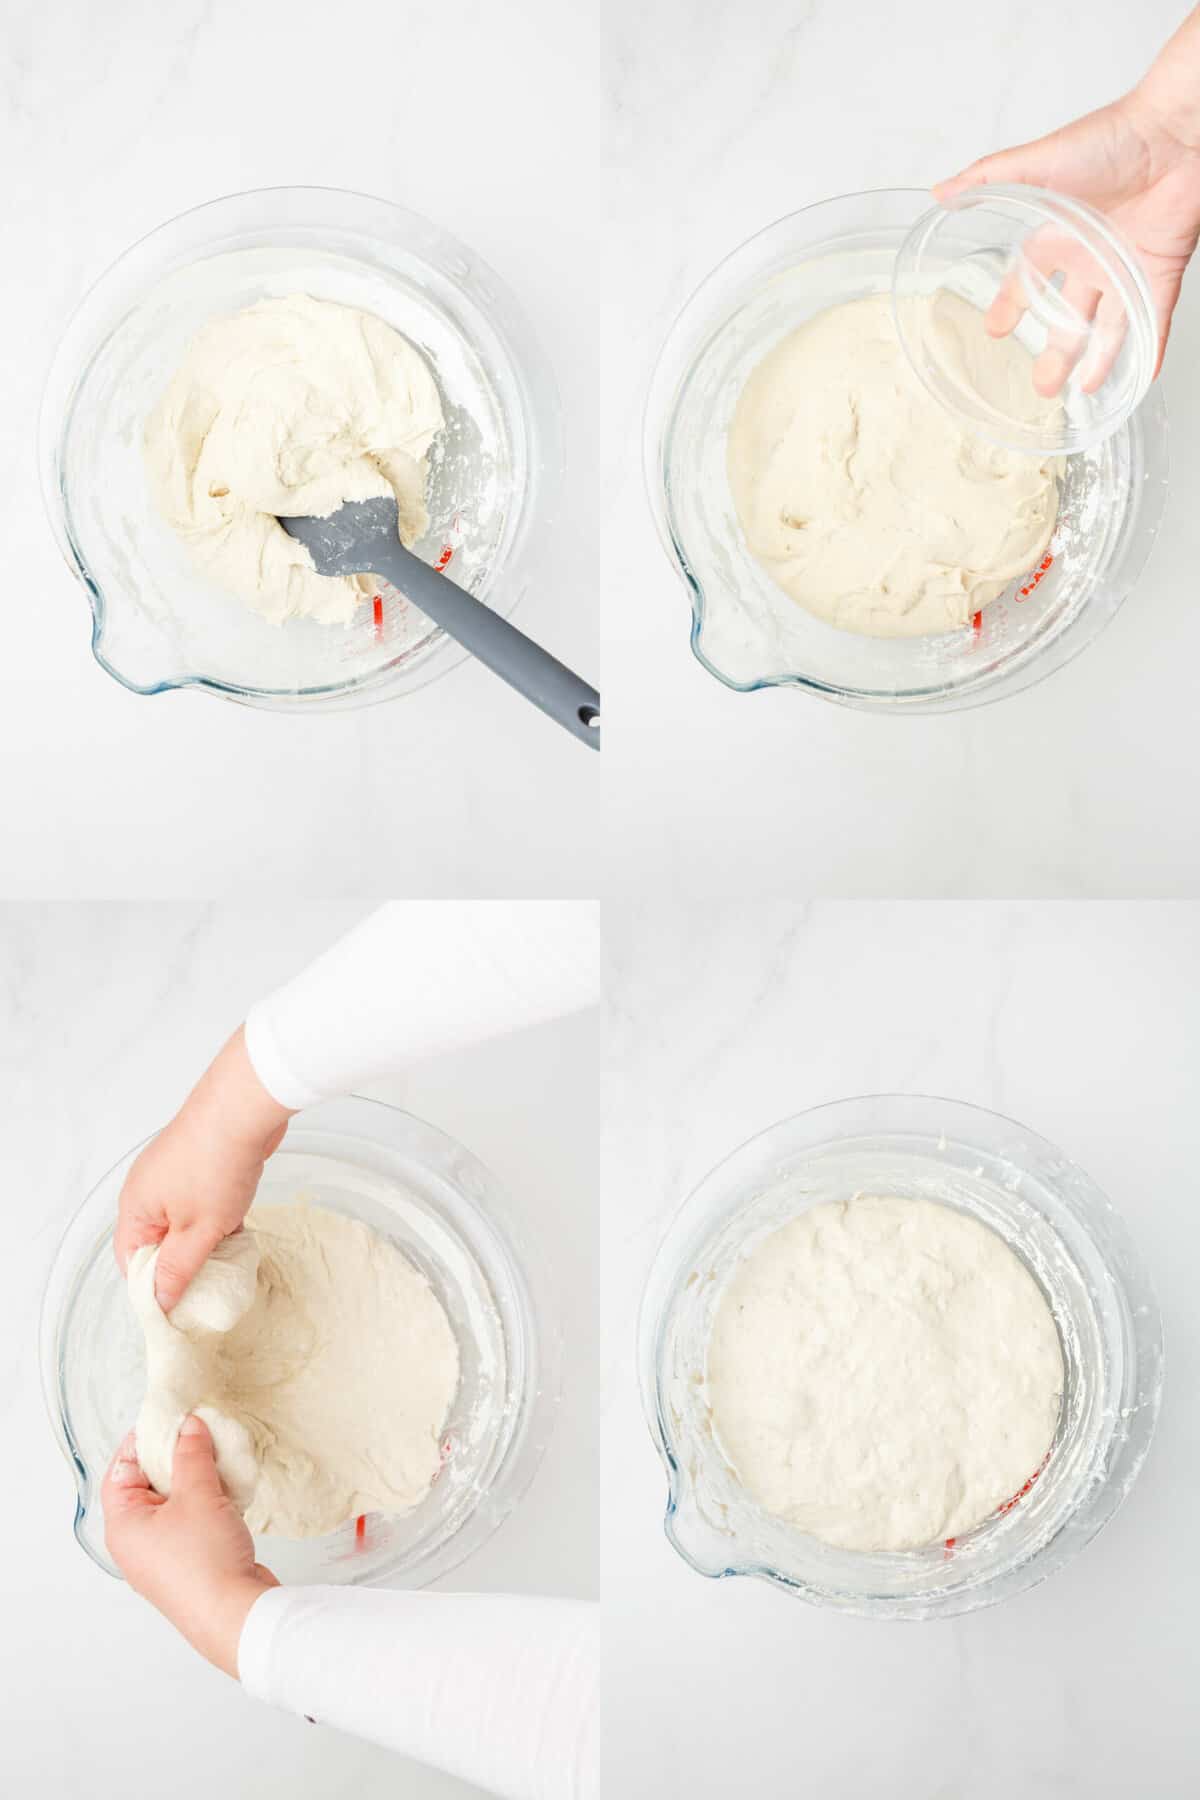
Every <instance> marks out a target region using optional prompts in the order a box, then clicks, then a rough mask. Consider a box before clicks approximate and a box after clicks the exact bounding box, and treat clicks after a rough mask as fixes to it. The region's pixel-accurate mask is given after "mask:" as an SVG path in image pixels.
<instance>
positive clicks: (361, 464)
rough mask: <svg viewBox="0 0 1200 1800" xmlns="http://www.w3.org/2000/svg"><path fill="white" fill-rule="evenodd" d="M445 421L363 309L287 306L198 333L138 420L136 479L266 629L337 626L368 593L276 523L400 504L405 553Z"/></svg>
mask: <svg viewBox="0 0 1200 1800" xmlns="http://www.w3.org/2000/svg"><path fill="white" fill-rule="evenodd" d="M444 422H445V421H444V419H443V417H442V406H441V401H440V399H439V398H438V391H437V386H436V383H435V382H434V379H433V376H432V374H431V373H430V370H429V366H428V364H427V363H426V361H425V359H424V357H423V356H422V355H421V354H420V352H419V351H418V350H416V349H414V347H413V346H412V344H410V343H409V342H408V340H407V338H403V337H401V336H400V334H399V332H398V331H393V330H392V328H391V326H390V325H385V324H384V322H383V320H382V319H377V318H375V317H374V316H373V315H372V314H371V313H365V312H359V311H357V310H356V309H355V308H354V307H352V306H339V305H337V304H336V303H335V302H334V301H332V300H313V299H311V298H309V296H308V295H306V294H293V295H292V296H291V297H290V298H288V299H276V300H260V301H259V302H258V304H257V305H255V306H248V307H246V309H245V310H244V311H243V312H239V313H233V314H232V315H229V316H227V317H225V318H218V319H211V320H210V321H209V323H208V324H207V325H205V326H204V328H203V329H202V330H201V331H199V332H197V334H196V336H195V337H194V338H193V339H192V341H191V343H190V344H189V345H188V347H187V349H186V351H185V352H184V357H183V361H182V362H181V363H180V365H179V368H178V369H177V370H176V373H175V376H174V379H173V380H172V381H171V383H170V386H169V387H168V388H167V390H166V392H165V393H164V394H163V396H162V398H161V400H160V401H159V402H158V405H157V406H156V407H155V408H154V410H153V412H152V413H151V414H150V416H149V418H148V419H147V421H146V430H145V438H144V445H143V448H144V454H145V463H146V475H147V479H148V481H149V484H150V492H151V495H152V497H153V499H154V503H155V505H156V506H157V508H158V510H159V512H160V513H161V514H162V516H163V518H164V519H165V520H166V521H167V524H168V525H170V526H171V527H172V528H173V529H174V530H175V531H177V532H178V533H179V535H180V536H181V537H182V538H183V540H184V542H185V543H186V544H187V545H188V547H189V549H190V550H191V551H192V554H193V556H194V557H195V559H196V561H197V562H198V563H199V564H200V566H201V567H202V568H203V569H204V570H205V572H206V573H207V574H209V575H211V577H212V579H213V580H214V581H215V582H217V583H219V584H220V586H222V587H225V588H229V589H230V590H231V591H232V592H233V593H235V594H238V595H240V596H241V598H242V599H243V600H245V601H247V602H248V604H249V605H250V606H252V607H253V608H254V610H255V611H256V612H260V613H262V614H263V616H264V617H265V618H268V619H271V620H273V621H275V622H276V623H280V622H282V621H283V620H285V619H292V618H311V619H318V620H321V621H322V622H324V623H332V624H337V623H344V622H345V621H346V620H348V619H350V618H351V617H353V614H354V609H355V607H356V606H357V605H358V603H359V602H360V601H361V600H363V599H365V598H369V597H370V595H371V594H373V593H374V591H375V588H376V586H377V585H378V584H377V582H376V581H375V579H374V578H373V577H372V576H370V575H352V576H347V577H335V576H329V575H318V574H317V573H316V571H315V570H314V568H313V564H312V558H311V556H310V555H309V553H308V551H307V550H306V549H305V548H304V546H303V545H302V544H299V543H297V542H296V540H295V538H290V537H289V536H288V534H287V532H286V531H285V530H284V529H283V527H282V525H280V523H279V519H280V517H281V516H282V517H284V518H302V517H304V516H305V515H306V514H311V515H313V516H316V517H324V516H325V515H327V514H329V513H331V512H336V510H337V508H338V507H339V506H341V505H342V503H343V502H344V501H346V500H369V499H374V498H379V497H386V496H387V495H389V494H395V496H396V501H397V504H398V506H399V509H400V537H401V538H402V540H403V541H404V543H405V544H412V543H415V541H416V540H417V539H418V538H419V537H421V536H422V535H423V533H424V532H425V530H426V529H427V527H428V524H429V516H428V513H427V512H426V509H425V481H426V475H427V473H428V467H427V463H426V452H427V451H428V450H429V447H430V445H431V444H432V442H433V440H434V437H435V436H436V434H437V433H438V432H439V431H440V430H441V428H442V425H443V424H444Z"/></svg>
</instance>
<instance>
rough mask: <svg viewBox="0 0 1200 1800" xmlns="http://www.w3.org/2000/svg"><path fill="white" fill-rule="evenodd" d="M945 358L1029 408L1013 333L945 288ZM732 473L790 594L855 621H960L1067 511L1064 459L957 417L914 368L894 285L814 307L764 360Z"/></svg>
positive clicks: (875, 633) (907, 632)
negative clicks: (889, 292) (1061, 479)
mask: <svg viewBox="0 0 1200 1800" xmlns="http://www.w3.org/2000/svg"><path fill="white" fill-rule="evenodd" d="M938 330H939V334H940V335H939V343H940V346H941V354H942V356H943V358H944V360H945V361H946V363H947V364H948V365H950V366H952V367H959V368H966V369H967V370H968V375H967V376H966V377H965V378H964V379H966V380H968V381H969V382H970V384H971V385H972V386H973V387H976V388H979V387H982V388H983V390H984V391H986V392H987V393H989V394H991V395H993V396H996V397H999V395H1000V394H1001V393H1002V394H1003V396H1004V406H1005V408H1006V409H1007V410H1009V411H1011V409H1012V408H1014V407H1018V408H1020V409H1021V410H1022V412H1023V413H1024V414H1025V416H1027V417H1028V418H1030V419H1033V418H1036V417H1039V416H1045V415H1047V414H1048V413H1050V412H1053V411H1056V410H1057V409H1058V407H1059V405H1060V403H1059V402H1057V401H1049V400H1045V399H1042V398H1041V397H1039V396H1038V394H1037V393H1036V392H1035V390H1034V387H1033V380H1032V365H1031V361H1030V358H1029V355H1028V352H1027V351H1025V350H1024V349H1023V348H1022V347H1021V346H1020V345H1019V344H1018V343H1016V341H1015V340H1013V339H1009V338H1005V339H996V338H991V337H989V336H988V335H987V333H986V332H985V331H984V330H983V328H982V324H981V320H980V315H979V313H978V312H977V311H976V310H975V308H973V307H971V306H970V305H968V303H967V302H966V301H964V300H960V299H959V298H958V297H957V296H955V295H949V294H945V295H942V296H941V297H940V299H939V305H938ZM727 462H728V472H729V485H730V489H731V492H732V494H733V499H734V504H735V506H736V508H737V514H738V518H739V519H740V520H741V525H742V530H743V532H744V533H745V538H746V543H747V545H748V547H749V549H750V551H751V552H752V554H753V555H754V556H755V557H756V558H757V559H758V561H759V562H760V563H762V565H763V567H764V568H765V569H766V570H767V572H768V574H769V575H770V576H771V577H772V579H773V580H774V581H776V582H777V583H778V584H779V586H780V587H781V588H783V589H784V591H785V592H786V593H788V594H790V595H791V597H792V599H793V600H797V601H799V603H800V605H801V606H804V607H806V608H807V609H808V610H809V611H810V612H813V613H816V614H817V616H818V617H819V618H822V619H826V620H828V622H829V623H830V624H831V625H838V626H841V627H842V628H843V629H844V630H847V631H857V632H862V633H864V634H866V635H867V636H870V637H917V636H923V635H928V634H933V633H937V632H945V631H952V630H954V629H955V628H957V627H958V626H962V625H966V624H968V623H969V622H970V620H971V618H972V616H973V615H974V614H975V613H976V612H978V611H979V609H980V608H981V607H983V606H985V605H986V604H987V603H988V601H990V600H994V599H996V598H997V596H998V595H1000V594H1002V593H1003V592H1004V590H1005V588H1007V587H1008V586H1009V584H1010V583H1011V582H1012V581H1014V580H1015V579H1016V577H1017V576H1019V575H1024V574H1026V573H1027V572H1028V571H1029V570H1030V569H1031V568H1032V567H1033V565H1034V564H1035V563H1036V562H1037V561H1038V559H1039V558H1040V557H1041V556H1042V554H1043V552H1044V551H1045V549H1046V546H1047V545H1048V543H1049V542H1050V538H1051V535H1052V533H1053V531H1054V525H1055V520H1056V518H1057V514H1058V488H1057V479H1056V475H1057V463H1056V461H1055V459H1054V458H1052V457H1051V458H1045V459H1038V458H1037V457H1036V456H1027V455H1021V454H1019V453H1018V452H1016V451H1012V450H1003V449H999V448H997V447H996V446H994V445H990V444H987V443H985V442H984V441H983V439H982V438H977V437H974V436H972V435H971V434H970V433H968V432H967V431H965V430H963V429H961V428H960V427H959V426H958V425H957V424H956V423H955V421H954V419H953V417H952V416H951V414H950V413H949V412H947V411H946V410H945V409H944V408H943V407H942V406H941V405H939V403H938V402H937V401H936V400H935V399H934V398H933V397H932V395H930V394H928V393H926V391H925V389H924V388H923V387H922V386H921V384H920V382H919V381H918V380H917V378H916V376H915V375H914V374H913V372H912V370H911V369H910V368H909V365H908V362H907V360H906V358H905V355H904V351H903V349H902V348H901V345H900V341H899V339H898V337H897V335H896V328H895V325H894V323H893V320H892V311H891V303H890V300H889V299H888V297H887V296H886V295H871V296H869V297H868V298H866V299H862V300H852V301H849V302H848V303H847V304H845V305H843V306H834V307H831V308H829V310H828V311H827V312H822V313H818V314H817V316H816V317H815V318H813V319H810V320H809V321H808V323H807V324H806V325H802V326H801V327H800V329H799V330H798V331H794V332H792V333H791V335H790V336H788V337H785V338H784V339H783V341H782V343H780V344H777V345H776V347H775V348H774V349H773V350H772V351H771V352H770V354H769V355H768V356H766V357H765V358H764V359H763V361H762V362H761V363H759V365H758V367H757V368H756V369H755V370H754V371H753V373H752V374H751V376H750V378H749V380H748V381H747V382H746V385H745V387H744V388H743V389H742V392H741V395H740V397H739V399H738V402H737V406H736V409H735V411H734V417H733V423H732V426H731V428H730V433H729V441H728V446H727Z"/></svg>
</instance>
